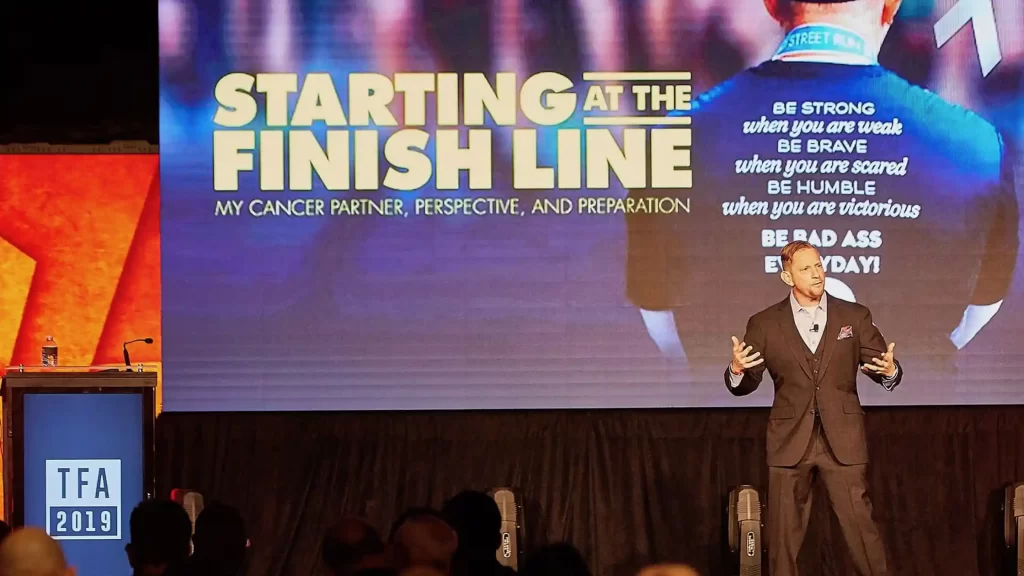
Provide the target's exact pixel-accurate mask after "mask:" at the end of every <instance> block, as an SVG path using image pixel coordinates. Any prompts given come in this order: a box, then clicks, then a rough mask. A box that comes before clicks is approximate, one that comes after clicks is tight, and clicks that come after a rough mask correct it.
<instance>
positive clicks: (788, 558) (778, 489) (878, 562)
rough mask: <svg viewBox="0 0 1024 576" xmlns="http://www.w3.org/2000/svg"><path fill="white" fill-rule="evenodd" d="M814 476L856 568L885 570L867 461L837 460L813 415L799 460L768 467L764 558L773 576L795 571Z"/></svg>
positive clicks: (865, 572) (866, 574) (874, 573)
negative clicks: (822, 486) (811, 428)
mask: <svg viewBox="0 0 1024 576" xmlns="http://www.w3.org/2000/svg"><path fill="white" fill-rule="evenodd" d="M816 479H821V480H822V481H823V482H824V483H825V489H826V491H827V492H828V497H829V500H830V501H831V503H832V508H833V510H834V511H835V513H836V516H837V517H838V518H839V524H840V525H841V526H842V532H843V539H844V540H846V546H847V548H848V549H849V550H850V555H851V556H852V557H853V564H854V567H855V568H856V570H857V573H858V574H860V575H861V576H883V575H885V574H887V573H888V572H887V566H886V558H885V545H884V544H883V542H882V537H881V534H880V533H879V530H878V525H877V524H876V523H875V521H874V518H872V508H871V501H870V499H869V497H868V493H867V465H866V464H858V465H853V466H847V465H845V464H842V463H841V462H839V461H838V460H837V459H836V457H835V455H833V453H832V449H831V448H830V447H829V445H828V439H827V438H826V436H825V433H824V431H823V430H822V428H821V421H820V420H818V419H817V418H816V419H815V422H814V433H813V434H812V435H811V441H810V443H809V445H808V446H807V452H805V453H804V456H803V458H802V459H801V460H800V462H799V463H798V464H797V465H796V466H793V467H780V466H770V467H769V469H768V510H767V515H768V558H769V564H770V567H771V574H772V576H796V575H797V562H796V560H797V555H798V553H799V552H800V547H801V545H802V544H803V541H804V536H805V535H806V533H807V523H808V521H809V520H810V516H811V504H812V502H813V494H814V492H813V487H814V481H815V480H816Z"/></svg>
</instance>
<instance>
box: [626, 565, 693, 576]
mask: <svg viewBox="0 0 1024 576" xmlns="http://www.w3.org/2000/svg"><path fill="white" fill-rule="evenodd" d="M637 576H700V574H699V573H698V572H697V571H696V570H694V569H693V568H690V567H689V566H684V565H682V564H656V565H654V566H648V567H647V568H644V569H643V570H641V571H640V573H639V574H638V575H637Z"/></svg>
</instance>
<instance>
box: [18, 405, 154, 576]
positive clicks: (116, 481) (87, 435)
mask: <svg viewBox="0 0 1024 576" xmlns="http://www.w3.org/2000/svg"><path fill="white" fill-rule="evenodd" d="M143 400H144V399H143V394H142V393H141V392H136V393H132V392H121V393H93V394H82V393H71V394H63V393H32V392H26V393H25V395H24V413H23V417H22V422H23V430H22V434H23V436H22V437H23V439H24V443H23V445H22V446H23V450H22V454H23V463H24V464H23V465H24V483H23V486H24V504H23V506H24V507H23V510H24V523H25V525H28V526H39V527H41V528H45V529H46V532H47V533H48V534H50V535H51V536H52V537H53V538H55V539H57V540H59V541H60V542H61V546H62V547H63V548H64V553H65V554H66V555H67V557H68V561H69V562H70V563H71V564H73V565H74V566H76V567H77V568H78V573H79V574H80V575H81V576H93V575H96V576H100V575H117V574H130V573H131V568H130V567H129V565H128V560H127V557H126V556H125V550H124V549H125V545H126V544H127V543H128V542H129V539H130V538H129V530H128V519H129V516H130V514H131V511H132V509H133V508H134V507H135V505H136V504H138V503H139V502H140V501H142V499H143V493H144V485H145V479H144V476H143V474H144V460H145V458H144V457H145V454H144V446H145V444H146V443H145V439H144V437H143V436H144V430H145V427H144V418H145V416H146V415H145V414H144V412H145V410H144V401H143Z"/></svg>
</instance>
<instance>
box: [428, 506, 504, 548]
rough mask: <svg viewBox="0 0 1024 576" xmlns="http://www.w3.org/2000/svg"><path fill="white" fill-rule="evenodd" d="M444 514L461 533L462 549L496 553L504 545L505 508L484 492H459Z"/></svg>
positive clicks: (445, 508) (460, 546)
mask: <svg viewBox="0 0 1024 576" xmlns="http://www.w3.org/2000/svg"><path fill="white" fill-rule="evenodd" d="M441 514H442V515H443V516H444V519H445V521H446V522H448V525H449V526H451V527H452V528H454V529H455V532H456V533H457V534H458V535H459V551H460V552H473V553H481V554H483V553H487V554H491V555H493V554H494V551H495V550H497V549H498V546H500V545H501V511H500V510H498V505H497V504H495V503H494V499H493V498H491V497H490V496H488V495H487V494H485V493H484V492H477V491H475V490H466V491H464V492H460V493H458V494H456V495H455V496H453V497H452V499H451V500H449V501H448V502H446V503H445V505H444V508H442V510H441ZM495 561H497V560H495Z"/></svg>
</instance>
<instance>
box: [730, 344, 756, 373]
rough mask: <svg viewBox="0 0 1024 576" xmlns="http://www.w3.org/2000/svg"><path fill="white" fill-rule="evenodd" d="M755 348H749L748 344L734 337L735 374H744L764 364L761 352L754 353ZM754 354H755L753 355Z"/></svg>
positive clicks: (733, 370) (733, 366)
mask: <svg viewBox="0 0 1024 576" xmlns="http://www.w3.org/2000/svg"><path fill="white" fill-rule="evenodd" d="M753 350H754V347H753V346H747V343H746V342H740V341H739V340H738V339H737V338H736V337H735V336H733V337H732V365H731V366H730V368H731V369H732V372H733V374H742V373H743V371H744V370H746V369H747V368H753V367H754V366H757V365H758V364H760V363H762V362H764V358H761V357H760V356H761V353H760V352H753ZM751 352H753V353H751Z"/></svg>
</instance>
